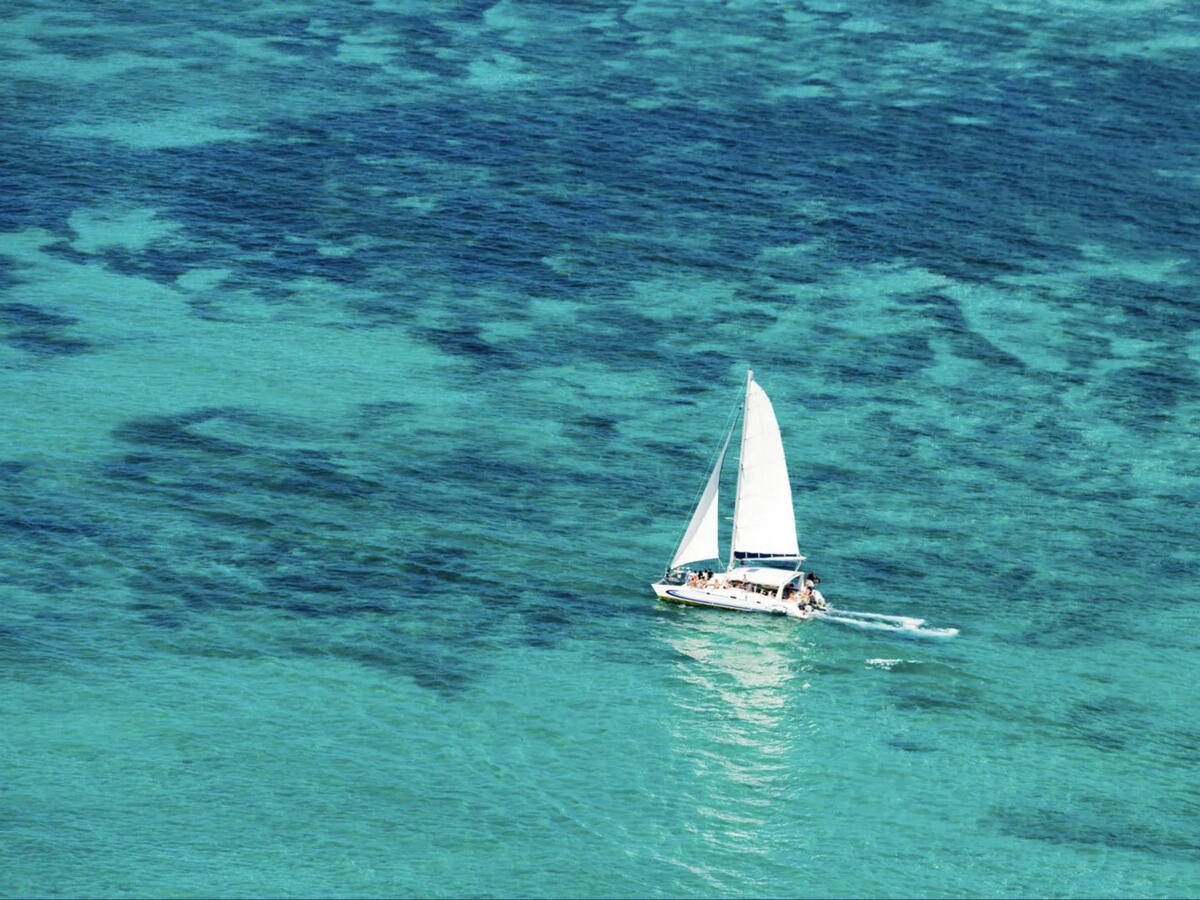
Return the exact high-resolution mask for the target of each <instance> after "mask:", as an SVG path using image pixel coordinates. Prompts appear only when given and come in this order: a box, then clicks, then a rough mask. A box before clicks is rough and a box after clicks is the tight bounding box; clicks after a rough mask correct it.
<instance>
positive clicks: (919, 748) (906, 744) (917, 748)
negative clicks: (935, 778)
mask: <svg viewBox="0 0 1200 900" xmlns="http://www.w3.org/2000/svg"><path fill="white" fill-rule="evenodd" d="M887 745H888V746H889V747H894V748H896V749H897V750H903V751H904V752H905V753H937V752H938V750H940V749H941V748H940V747H934V746H932V745H930V744H921V743H918V742H916V741H907V740H902V739H900V738H891V739H889V740H888V742H887Z"/></svg>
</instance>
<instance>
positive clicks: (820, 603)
mask: <svg viewBox="0 0 1200 900" xmlns="http://www.w3.org/2000/svg"><path fill="white" fill-rule="evenodd" d="M820 583H821V579H820V578H818V577H817V573H816V572H809V573H808V574H807V575H806V576H805V577H804V587H802V588H799V589H797V588H791V587H789V588H788V589H787V590H785V591H784V592H783V602H784V603H795V604H796V605H797V606H798V607H800V611H801V612H815V611H817V610H825V609H829V604H828V603H826V602H825V597H824V596H823V595H822V594H821V592H820V591H818V590H817V585H818V584H820Z"/></svg>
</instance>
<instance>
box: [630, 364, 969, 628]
mask: <svg viewBox="0 0 1200 900" xmlns="http://www.w3.org/2000/svg"><path fill="white" fill-rule="evenodd" d="M741 420H742V441H741V448H740V452H739V455H738V479H737V499H736V500H735V501H734V508H733V533H732V535H731V538H730V551H729V552H730V555H729V565H728V568H727V569H726V570H725V571H724V572H721V573H719V574H714V575H713V576H712V577H711V578H697V577H695V573H693V572H691V571H690V570H689V569H688V568H687V567H688V566H691V565H693V564H696V563H703V562H708V561H710V560H711V561H715V562H716V563H717V564H718V566H719V565H720V546H719V540H718V534H717V522H718V507H719V503H718V500H719V494H720V490H719V487H720V481H721V469H722V467H723V465H724V463H725V453H726V451H727V450H728V449H729V442H730V440H731V439H732V437H733V431H734V428H736V426H737V423H736V422H734V426H733V427H732V428H730V430H729V434H728V435H726V437H725V442H724V444H723V445H722V446H721V451H720V453H718V454H717V460H716V464H715V465H714V466H713V469H712V472H711V474H710V475H709V476H708V481H707V482H706V483H705V486H704V490H703V491H702V492H701V494H700V500H699V502H698V503H697V504H696V509H695V511H694V512H693V513H692V518H691V520H690V521H689V522H688V526H687V529H686V530H685V531H684V534H683V540H681V541H680V542H679V547H678V548H677V549H676V550H675V554H674V556H672V557H671V564H670V566H669V567H668V571H667V574H666V575H665V576H664V577H663V578H662V579H661V580H659V581H657V582H655V583H654V584H653V585H652V587H653V588H654V593H655V594H657V595H658V596H659V597H660V598H661V599H663V600H667V601H670V602H673V603H685V604H689V605H692V606H713V607H717V608H719V609H732V610H737V611H739V612H767V613H781V614H785V615H789V616H796V617H799V618H809V617H813V618H820V619H823V620H825V621H828V622H834V623H837V624H842V625H852V626H854V627H856V628H862V629H869V630H875V631H891V632H903V633H906V634H910V635H916V636H920V637H953V636H954V635H956V634H958V629H957V628H930V627H927V626H926V625H925V620H924V619H918V618H914V617H912V616H893V615H888V614H885V613H872V612H858V611H855V610H845V609H834V608H833V607H831V606H829V605H828V604H826V603H825V599H824V598H823V597H822V596H821V595H820V593H819V592H818V591H816V590H815V589H813V590H811V591H809V590H806V588H807V587H808V585H807V580H808V579H807V578H806V576H805V573H804V572H803V571H802V570H801V569H800V566H801V565H802V564H803V563H804V557H803V556H801V555H800V547H799V544H798V542H797V540H796V514H795V510H794V507H793V505H792V486H791V482H790V481H789V480H788V472H787V459H786V457H785V456H784V452H783V439H782V437H781V436H780V433H779V422H778V421H777V420H776V418H775V410H774V408H773V407H772V406H771V401H770V399H768V397H767V394H766V392H765V391H764V390H763V389H762V388H761V387H760V386H759V385H758V383H757V382H755V380H754V372H753V371H750V372H747V373H746V399H745V402H744V404H743V405H742V414H741ZM810 576H811V573H810ZM810 598H811V599H810Z"/></svg>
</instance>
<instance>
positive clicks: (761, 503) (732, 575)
mask: <svg viewBox="0 0 1200 900" xmlns="http://www.w3.org/2000/svg"><path fill="white" fill-rule="evenodd" d="M741 419H742V442H741V450H740V453H739V455H738V480H737V499H736V501H735V502H734V511H733V534H732V536H731V539H730V559H729V566H728V568H727V569H726V571H724V572H722V573H720V574H717V575H714V576H713V577H712V578H711V579H697V578H694V577H689V576H690V575H691V573H690V572H688V571H686V570H685V568H684V567H686V566H689V565H691V564H694V563H700V562H705V561H708V560H716V561H717V563H718V565H719V563H720V548H719V546H718V536H717V520H718V506H719V504H718V497H719V494H720V490H719V485H720V480H721V469H722V466H723V465H724V462H725V452H726V450H728V449H729V442H730V440H731V439H732V437H733V429H732V428H731V429H730V431H729V434H728V435H727V436H726V438H725V443H724V445H723V446H722V447H721V452H720V453H718V454H717V461H716V465H715V466H713V470H712V473H711V474H710V475H709V476H708V482H707V483H706V484H705V486H704V491H703V492H702V493H701V495H700V501H699V502H698V503H697V504H696V509H695V511H694V512H693V513H692V518H691V521H690V522H689V523H688V527H687V530H686V531H685V532H684V535H683V540H681V541H680V542H679V547H678V548H677V549H676V551H675V554H674V556H672V558H671V564H670V567H669V570H668V574H667V575H666V576H665V577H664V578H663V579H662V580H661V581H658V582H656V583H655V584H654V585H653V588H654V593H655V594H657V595H658V596H659V597H661V598H662V599H663V600H668V601H671V602H674V603H688V604H692V605H695V606H716V607H719V608H721V609H733V610H738V611H741V612H770V613H791V614H793V615H802V614H803V611H802V610H801V609H800V607H799V606H798V604H797V602H796V600H795V599H794V598H795V597H798V596H799V594H800V593H801V591H802V590H803V588H804V582H805V578H804V573H803V572H802V571H800V565H801V563H803V561H804V557H803V556H801V555H800V548H799V544H798V543H797V541H796V515H795V511H794V509H793V506H792V486H791V483H790V482H789V481H788V473H787V460H786V458H785V457H784V453H783V439H782V438H781V437H780V434H779V423H778V421H777V420H776V419H775V410H774V409H773V408H772V406H771V401H770V399H769V398H768V397H767V394H766V392H765V391H764V390H763V389H762V388H761V387H760V386H759V385H758V383H757V382H756V381H755V380H754V372H752V371H751V372H748V373H747V374H746V400H745V403H744V404H743V406H742V415H741ZM734 424H735V427H736V422H735V423H734Z"/></svg>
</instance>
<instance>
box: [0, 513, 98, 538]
mask: <svg viewBox="0 0 1200 900" xmlns="http://www.w3.org/2000/svg"><path fill="white" fill-rule="evenodd" d="M0 531H4V532H7V533H8V534H9V535H12V536H23V537H37V536H40V535H62V536H70V537H95V536H96V535H97V534H98V533H99V532H100V528H99V526H97V525H94V524H92V523H90V522H86V521H79V520H71V519H59V518H50V517H47V516H43V515H38V514H37V513H33V514H29V515H9V516H6V517H3V518H0Z"/></svg>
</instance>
